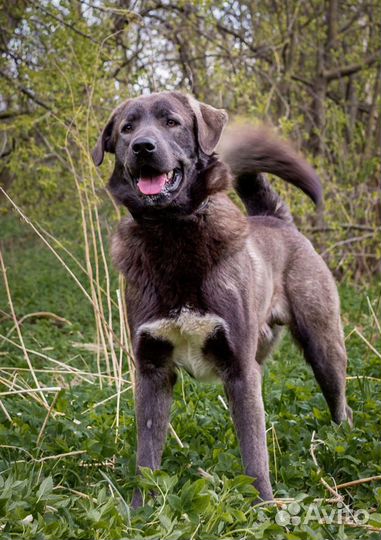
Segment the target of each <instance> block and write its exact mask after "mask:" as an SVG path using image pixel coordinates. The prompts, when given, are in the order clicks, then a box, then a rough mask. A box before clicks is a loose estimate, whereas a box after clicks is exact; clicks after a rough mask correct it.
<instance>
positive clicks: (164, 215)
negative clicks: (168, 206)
mask: <svg viewBox="0 0 381 540" xmlns="http://www.w3.org/2000/svg"><path fill="white" fill-rule="evenodd" d="M208 208H209V197H207V198H206V199H204V200H203V201H202V202H201V204H199V206H198V207H197V208H196V209H195V210H193V212H191V213H190V214H181V213H177V212H171V210H167V211H166V210H165V209H163V210H162V211H158V212H157V215H151V216H148V215H146V216H142V215H135V216H134V215H133V214H131V215H132V217H133V218H134V220H135V221H136V222H137V223H142V224H144V223H160V222H161V221H165V222H168V221H182V222H184V221H186V220H190V221H193V220H194V219H195V218H196V217H198V216H200V215H203V214H205V213H206V210H207V209H208Z"/></svg>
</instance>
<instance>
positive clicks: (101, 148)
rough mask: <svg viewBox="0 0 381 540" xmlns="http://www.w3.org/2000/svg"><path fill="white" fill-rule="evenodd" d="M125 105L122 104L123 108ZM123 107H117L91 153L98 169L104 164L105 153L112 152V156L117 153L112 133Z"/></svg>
mask: <svg viewBox="0 0 381 540" xmlns="http://www.w3.org/2000/svg"><path fill="white" fill-rule="evenodd" d="M123 105H125V103H124V104H122V106H123ZM122 106H119V107H117V108H116V109H115V110H114V111H113V112H112V113H111V116H110V118H109V119H108V121H107V124H106V125H105V127H104V128H103V129H102V132H101V134H100V135H99V137H98V140H97V143H96V145H95V148H94V150H93V151H92V153H91V155H92V158H93V161H94V163H95V165H96V166H97V167H98V166H99V165H101V164H102V162H103V158H104V153H105V152H110V153H111V154H114V153H115V140H114V138H113V136H112V131H113V129H114V124H115V118H116V115H117V113H118V112H119V110H120V109H121V107H122Z"/></svg>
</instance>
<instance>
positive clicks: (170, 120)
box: [167, 118, 179, 127]
mask: <svg viewBox="0 0 381 540" xmlns="http://www.w3.org/2000/svg"><path fill="white" fill-rule="evenodd" d="M178 124H179V123H178V122H176V120H173V118H168V120H167V126H168V127H175V126H177V125H178Z"/></svg>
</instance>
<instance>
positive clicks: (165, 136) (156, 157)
mask: <svg viewBox="0 0 381 540" xmlns="http://www.w3.org/2000/svg"><path fill="white" fill-rule="evenodd" d="M226 121H227V114H226V112H225V111H223V110H222V109H215V108H214V107H211V106H210V105H206V104H204V103H201V102H199V101H196V100H195V99H194V98H192V97H190V96H186V95H184V94H181V93H179V92H162V93H156V94H151V95H149V96H142V97H139V98H135V99H128V100H126V101H125V102H124V103H122V104H121V105H120V106H119V107H117V108H116V109H115V110H114V112H113V113H112V115H111V117H110V119H109V121H108V122H107V124H106V126H105V127H104V129H103V131H102V133H101V134H100V136H99V138H98V141H97V144H96V146H95V148H94V151H93V159H94V163H95V164H96V165H97V166H98V165H100V164H101V163H102V161H103V157H104V153H105V152H111V153H113V154H115V169H114V173H113V175H112V177H111V179H110V184H109V187H110V190H111V192H112V193H113V195H114V196H115V198H116V199H117V200H118V201H119V202H121V203H122V204H125V205H126V206H127V207H128V208H129V209H130V210H132V211H133V212H136V213H140V214H141V213H142V212H143V211H144V209H146V210H151V211H152V210H155V209H163V208H164V209H165V208H177V209H181V208H182V207H184V208H183V210H184V209H185V206H187V208H188V207H189V204H190V199H192V192H194V191H195V184H197V183H199V182H197V181H198V180H199V179H198V177H199V176H200V174H202V171H204V170H205V169H206V168H207V167H208V166H209V165H210V163H211V162H213V160H214V158H213V152H214V149H215V147H216V145H217V143H218V141H219V139H220V136H221V134H222V130H223V128H224V126H225V124H226ZM196 191H197V190H196ZM198 192H199V193H198V195H197V196H196V197H194V193H193V199H201V201H194V202H195V204H196V202H197V203H198V204H199V203H200V202H202V196H203V193H202V190H200V189H198ZM205 195H207V193H206V192H205ZM184 213H185V210H184Z"/></svg>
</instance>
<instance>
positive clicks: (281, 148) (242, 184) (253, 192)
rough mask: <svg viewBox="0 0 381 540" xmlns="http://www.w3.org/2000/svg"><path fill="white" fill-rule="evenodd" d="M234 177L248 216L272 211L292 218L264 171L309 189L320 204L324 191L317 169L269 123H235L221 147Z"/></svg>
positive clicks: (304, 189) (273, 214)
mask: <svg viewBox="0 0 381 540" xmlns="http://www.w3.org/2000/svg"><path fill="white" fill-rule="evenodd" d="M220 154H221V157H222V158H223V160H224V161H225V162H226V163H227V164H228V165H229V166H230V169H231V171H232V173H233V176H234V178H235V189H236V191H237V193H238V195H239V196H240V198H241V199H242V201H243V203H244V205H245V207H246V209H247V212H248V214H249V216H258V215H272V216H275V217H278V218H280V219H283V220H284V221H288V222H292V217H291V214H290V211H289V209H288V207H287V205H286V204H285V203H284V202H283V201H282V199H281V198H280V197H279V195H278V194H277V193H276V192H275V191H274V190H273V189H272V188H271V186H270V185H269V183H268V182H267V180H266V178H265V176H264V175H263V174H261V173H271V174H275V175H276V176H279V177H280V178H282V179H283V180H285V181H286V182H289V183H290V184H293V185H294V186H296V187H298V188H299V189H301V190H302V191H304V193H306V194H307V195H308V196H309V197H310V198H311V199H312V200H313V201H314V203H315V204H316V205H318V206H320V205H321V203H322V199H323V192H322V187H321V183H320V180H319V177H318V175H317V174H316V172H315V171H314V169H313V168H312V167H311V166H310V165H309V164H308V163H307V162H306V161H305V160H304V159H303V158H302V157H301V156H300V155H299V154H298V153H297V152H296V151H295V150H294V149H293V148H292V147H291V145H290V144H288V143H287V142H285V141H282V140H281V139H280V138H279V137H277V136H276V135H275V134H274V132H273V131H271V130H270V129H268V128H266V127H263V126H261V127H259V128H255V127H252V126H247V125H246V126H235V127H233V128H231V129H230V130H228V131H227V133H226V135H225V137H224V139H223V141H222V143H221V147H220Z"/></svg>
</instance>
